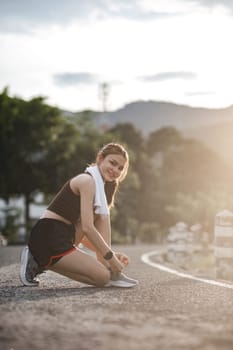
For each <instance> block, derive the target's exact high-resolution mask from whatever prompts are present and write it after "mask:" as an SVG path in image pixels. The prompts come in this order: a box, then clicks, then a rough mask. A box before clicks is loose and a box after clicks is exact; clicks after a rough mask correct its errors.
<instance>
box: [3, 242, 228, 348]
mask: <svg viewBox="0 0 233 350" xmlns="http://www.w3.org/2000/svg"><path fill="white" fill-rule="evenodd" d="M118 248H119V249H120V250H122V251H124V252H126V253H127V254H128V255H129V256H130V258H131V264H130V267H129V268H127V271H126V273H127V274H129V275H130V276H132V277H135V278H138V279H139V281H140V284H139V286H137V287H135V288H132V289H119V288H92V287H87V286H85V285H83V284H80V283H77V282H75V281H70V280H68V279H66V278H64V277H61V276H59V275H56V274H54V273H52V272H47V273H45V274H44V275H42V277H41V284H40V287H39V288H37V287H36V288H35V287H23V286H21V284H20V281H19V279H18V270H19V264H18V259H19V250H20V249H21V248H20V247H14V248H13V247H1V248H0V303H1V304H0V348H1V349H2V350H10V349H14V350H27V349H31V350H41V349H44V348H48V349H50V350H55V349H62V350H63V349H64V350H91V349H93V350H94V349H97V350H120V349H127V350H139V349H140V350H141V349H143V350H156V349H158V350H163V349H169V350H170V349H174V350H176V349H177V350H181V349H198V350H199V349H205V350H212V349H221V350H232V349H233V337H232V331H233V317H232V315H233V290H232V289H229V288H223V287H221V286H218V285H211V284H207V283H203V282H202V281H198V280H193V279H190V278H184V277H181V276H179V275H175V274H171V273H169V272H167V271H162V270H160V269H158V268H155V267H153V266H149V265H146V264H145V263H143V262H142V261H141V256H142V255H143V254H145V253H146V252H149V251H151V252H152V251H154V250H155V249H156V247H155V246H145V245H143V246H127V247H118Z"/></svg>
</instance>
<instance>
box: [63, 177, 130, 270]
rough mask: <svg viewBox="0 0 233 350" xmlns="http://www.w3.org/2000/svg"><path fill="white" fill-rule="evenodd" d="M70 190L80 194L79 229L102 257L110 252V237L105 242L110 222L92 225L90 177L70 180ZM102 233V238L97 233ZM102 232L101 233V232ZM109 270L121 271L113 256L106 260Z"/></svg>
mask: <svg viewBox="0 0 233 350" xmlns="http://www.w3.org/2000/svg"><path fill="white" fill-rule="evenodd" d="M70 186H71V189H72V190H73V191H74V192H75V193H79V194H80V204H81V205H80V207H81V210H80V211H81V213H80V214H81V227H82V232H83V233H84V234H85V235H86V237H87V238H88V240H89V241H90V242H91V243H92V244H93V246H94V247H95V248H96V251H97V252H98V253H99V256H101V257H102V259H103V257H104V256H105V255H106V254H107V253H108V252H109V251H110V250H111V247H110V244H109V243H110V236H109V239H108V241H107V242H106V241H105V238H107V236H108V235H110V221H109V217H108V218H105V219H104V220H103V218H102V219H101V220H99V223H98V224H96V223H95V224H94V213H93V201H94V194H95V183H94V180H93V179H92V177H90V176H89V175H87V174H82V175H79V176H77V177H76V178H74V179H72V180H71V183H70ZM97 221H98V220H97ZM97 227H98V228H99V229H101V233H102V232H103V234H104V236H105V237H104V238H103V237H102V235H101V234H100V232H99V229H97ZM102 230H103V231H102ZM108 262H109V265H110V266H111V269H112V270H114V272H117V271H121V270H122V268H123V265H122V264H121V262H120V260H118V258H117V257H116V255H115V254H114V255H113V257H112V259H110V260H108Z"/></svg>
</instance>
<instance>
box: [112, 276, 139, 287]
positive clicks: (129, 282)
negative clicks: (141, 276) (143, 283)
mask: <svg viewBox="0 0 233 350" xmlns="http://www.w3.org/2000/svg"><path fill="white" fill-rule="evenodd" d="M138 283H139V282H138V281H137V280H135V279H133V278H129V277H127V276H126V275H124V274H123V273H120V274H118V275H116V276H112V277H111V279H110V281H109V282H108V284H106V287H119V288H132V287H135V286H136V285H137V284H138Z"/></svg>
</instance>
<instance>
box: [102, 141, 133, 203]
mask: <svg viewBox="0 0 233 350" xmlns="http://www.w3.org/2000/svg"><path fill="white" fill-rule="evenodd" d="M109 154H119V155H121V156H123V157H124V158H125V160H126V163H125V166H124V169H123V171H122V174H121V176H120V178H119V179H118V180H117V181H113V182H106V183H105V193H106V197H107V202H108V205H109V207H112V206H113V205H114V199H115V194H116V191H117V189H118V187H119V183H120V182H121V181H123V180H124V179H125V177H126V175H127V172H128V167H129V156H128V152H127V151H126V149H125V148H124V147H123V146H122V145H121V144H119V143H114V142H111V143H108V144H106V145H105V146H103V147H102V148H101V149H100V151H99V152H98V154H97V157H96V162H97V159H98V157H99V156H102V157H103V158H105V157H106V156H108V155H109Z"/></svg>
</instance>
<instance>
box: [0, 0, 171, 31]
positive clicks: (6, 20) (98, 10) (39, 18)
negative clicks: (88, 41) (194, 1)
mask: <svg viewBox="0 0 233 350" xmlns="http://www.w3.org/2000/svg"><path fill="white" fill-rule="evenodd" d="M174 15H176V13H171V12H170V13H169V12H156V11H149V10H146V9H145V8H144V7H143V1H142V0H117V1H115V0H68V1H65V0H40V1H38V0H0V30H1V31H8V32H9V31H11V32H19V33H21V32H33V30H34V29H35V28H36V27H38V26H45V25H52V24H57V25H68V24H70V23H72V22H77V21H80V20H83V19H84V20H87V19H88V18H93V17H94V18H96V19H101V18H104V17H109V16H111V17H113V18H117V17H120V18H127V19H130V20H144V19H157V18H161V17H165V16H174Z"/></svg>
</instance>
